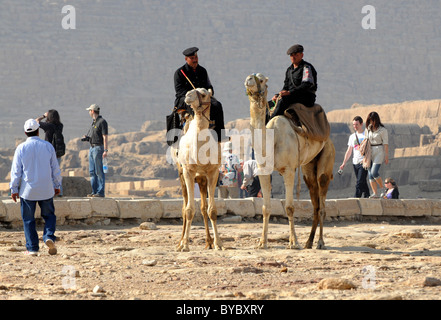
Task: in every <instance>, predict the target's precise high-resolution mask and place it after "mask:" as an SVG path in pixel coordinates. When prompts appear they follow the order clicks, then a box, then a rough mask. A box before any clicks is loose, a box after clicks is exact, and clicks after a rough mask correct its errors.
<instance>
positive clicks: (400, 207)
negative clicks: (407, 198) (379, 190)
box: [380, 199, 405, 216]
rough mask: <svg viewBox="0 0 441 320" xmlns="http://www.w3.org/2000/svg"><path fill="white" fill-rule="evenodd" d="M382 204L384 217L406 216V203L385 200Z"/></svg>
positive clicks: (397, 200)
mask: <svg viewBox="0 0 441 320" xmlns="http://www.w3.org/2000/svg"><path fill="white" fill-rule="evenodd" d="M380 202H381V206H382V208H383V216H404V215H405V214H404V212H405V209H404V203H403V201H402V200H400V199H384V200H382V201H380Z"/></svg>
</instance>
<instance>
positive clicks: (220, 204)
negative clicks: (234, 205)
mask: <svg viewBox="0 0 441 320" xmlns="http://www.w3.org/2000/svg"><path fill="white" fill-rule="evenodd" d="M214 202H215V204H216V209H217V215H218V216H222V215H225V214H226V213H227V204H226V203H225V200H224V199H214Z"/></svg>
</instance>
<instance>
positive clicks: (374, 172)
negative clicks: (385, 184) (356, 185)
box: [368, 163, 381, 180]
mask: <svg viewBox="0 0 441 320" xmlns="http://www.w3.org/2000/svg"><path fill="white" fill-rule="evenodd" d="M380 167H381V163H373V164H372V165H371V167H370V168H369V170H368V171H369V180H375V179H377V178H378V177H379V176H380V174H379V173H378V172H379V171H380Z"/></svg>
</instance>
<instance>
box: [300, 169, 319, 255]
mask: <svg viewBox="0 0 441 320" xmlns="http://www.w3.org/2000/svg"><path fill="white" fill-rule="evenodd" d="M315 168H316V167H315V163H308V164H306V165H304V166H302V172H303V180H304V181H305V183H306V186H307V187H308V189H309V196H310V198H311V203H312V207H313V218H312V227H311V232H310V234H309V238H308V240H307V241H306V244H305V248H306V249H311V248H312V244H313V242H314V237H315V232H316V230H317V226H318V223H319V206H320V204H319V196H318V191H319V190H318V184H317V179H316V174H315Z"/></svg>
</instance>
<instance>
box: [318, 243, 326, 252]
mask: <svg viewBox="0 0 441 320" xmlns="http://www.w3.org/2000/svg"><path fill="white" fill-rule="evenodd" d="M317 249H318V250H325V249H326V247H325V244H324V243H320V242H319V243H318V244H317Z"/></svg>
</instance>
